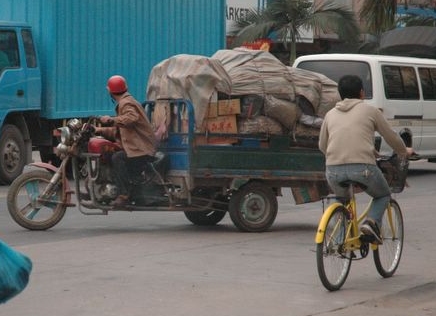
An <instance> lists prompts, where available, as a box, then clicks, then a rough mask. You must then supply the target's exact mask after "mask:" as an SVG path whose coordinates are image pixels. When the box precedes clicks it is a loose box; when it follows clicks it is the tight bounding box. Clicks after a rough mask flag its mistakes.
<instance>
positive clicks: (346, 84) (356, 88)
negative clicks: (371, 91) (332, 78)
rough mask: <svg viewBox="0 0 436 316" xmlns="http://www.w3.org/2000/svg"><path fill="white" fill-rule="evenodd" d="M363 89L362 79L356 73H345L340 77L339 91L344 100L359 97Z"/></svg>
mask: <svg viewBox="0 0 436 316" xmlns="http://www.w3.org/2000/svg"><path fill="white" fill-rule="evenodd" d="M362 89H363V83H362V79H360V77H358V76H355V75H345V76H343V77H342V78H341V79H339V83H338V91H339V94H340V95H341V98H342V100H343V99H345V98H347V99H359V98H360V91H362Z"/></svg>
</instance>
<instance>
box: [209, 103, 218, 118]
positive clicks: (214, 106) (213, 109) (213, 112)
mask: <svg viewBox="0 0 436 316" xmlns="http://www.w3.org/2000/svg"><path fill="white" fill-rule="evenodd" d="M217 116H218V102H209V104H208V108H207V117H217Z"/></svg>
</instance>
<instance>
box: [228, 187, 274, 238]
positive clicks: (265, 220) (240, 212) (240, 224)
mask: <svg viewBox="0 0 436 316" xmlns="http://www.w3.org/2000/svg"><path fill="white" fill-rule="evenodd" d="M277 211H278V204H277V197H276V195H275V193H274V191H273V190H272V189H271V188H268V187H266V186H265V185H262V184H261V183H258V182H251V183H248V184H246V185H244V186H243V187H241V188H240V189H239V190H238V191H236V192H234V193H233V195H232V196H231V198H230V205H229V213H230V218H231V219H232V222H233V224H235V226H236V227H237V228H238V229H239V230H241V231H244V232H262V231H265V230H267V229H268V228H269V227H270V226H271V225H272V224H273V223H274V220H275V219H276V216H277Z"/></svg>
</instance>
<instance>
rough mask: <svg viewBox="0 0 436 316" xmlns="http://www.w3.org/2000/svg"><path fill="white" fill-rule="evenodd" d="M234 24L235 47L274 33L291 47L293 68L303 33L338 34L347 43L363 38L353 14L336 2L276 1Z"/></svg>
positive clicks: (332, 0)
mask: <svg viewBox="0 0 436 316" xmlns="http://www.w3.org/2000/svg"><path fill="white" fill-rule="evenodd" d="M235 24H236V25H235V35H236V38H235V41H234V42H233V46H240V45H242V44H243V43H244V42H253V41H255V40H257V39H261V38H266V37H268V36H269V35H270V34H271V33H273V32H274V33H275V35H276V36H277V38H278V39H279V40H280V41H281V42H283V44H284V45H285V46H286V47H288V48H289V47H290V51H291V54H290V64H292V63H293V61H294V60H295V58H296V43H297V40H298V39H300V38H301V35H302V31H303V30H306V31H307V30H309V29H312V30H314V31H318V32H323V33H325V34H329V33H335V34H337V35H338V37H339V39H341V40H343V41H345V42H357V40H358V36H359V34H360V31H359V26H358V24H357V21H356V17H355V14H354V12H353V11H352V10H350V9H349V8H347V7H344V6H341V5H338V4H336V3H335V1H334V0H328V1H325V2H323V3H322V4H321V5H320V6H318V7H315V6H314V5H313V3H312V2H310V1H309V0H274V1H270V2H269V4H268V6H267V7H266V8H265V9H263V10H260V11H256V10H250V11H249V12H248V13H247V14H246V15H245V16H244V18H242V19H239V20H238V21H236V23H235Z"/></svg>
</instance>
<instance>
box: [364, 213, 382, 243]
mask: <svg viewBox="0 0 436 316" xmlns="http://www.w3.org/2000/svg"><path fill="white" fill-rule="evenodd" d="M360 231H361V232H362V233H363V234H364V235H366V236H371V237H373V238H374V242H375V243H376V244H379V245H381V244H382V243H383V239H382V237H381V235H380V229H379V228H378V225H377V223H376V222H375V221H373V220H372V219H367V220H366V221H364V222H363V224H362V226H361V227H360Z"/></svg>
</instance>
